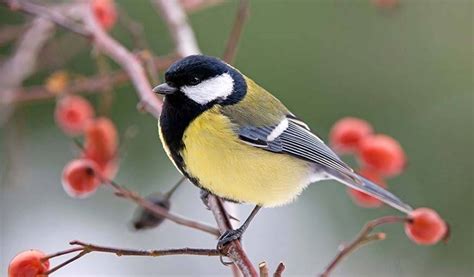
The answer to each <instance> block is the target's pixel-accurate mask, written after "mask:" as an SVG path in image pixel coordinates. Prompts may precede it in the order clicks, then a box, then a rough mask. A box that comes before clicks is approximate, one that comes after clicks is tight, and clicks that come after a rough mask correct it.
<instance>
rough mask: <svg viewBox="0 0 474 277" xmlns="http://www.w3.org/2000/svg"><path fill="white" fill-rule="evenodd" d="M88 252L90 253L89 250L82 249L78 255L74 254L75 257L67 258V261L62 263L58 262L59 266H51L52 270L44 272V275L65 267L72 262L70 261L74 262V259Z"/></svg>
mask: <svg viewBox="0 0 474 277" xmlns="http://www.w3.org/2000/svg"><path fill="white" fill-rule="evenodd" d="M88 253H89V252H88V251H87V250H82V251H81V252H80V253H79V254H77V255H76V256H74V257H72V258H70V259H68V260H66V261H65V262H62V263H60V264H58V265H57V266H55V267H53V268H51V269H50V270H48V271H47V272H46V273H45V274H44V276H49V275H50V274H51V273H53V272H56V271H58V270H59V269H61V268H63V267H65V266H67V265H68V264H70V263H72V262H74V261H76V260H78V259H80V258H81V257H82V256H84V255H86V254H88Z"/></svg>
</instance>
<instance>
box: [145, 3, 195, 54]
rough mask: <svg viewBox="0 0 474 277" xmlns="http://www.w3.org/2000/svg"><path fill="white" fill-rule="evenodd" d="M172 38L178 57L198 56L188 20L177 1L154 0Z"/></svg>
mask: <svg viewBox="0 0 474 277" xmlns="http://www.w3.org/2000/svg"><path fill="white" fill-rule="evenodd" d="M153 3H154V4H155V6H156V7H157V8H158V10H159V11H160V14H161V16H162V17H163V19H164V20H165V22H166V24H167V25H168V29H169V30H170V33H171V35H172V37H173V40H174V43H175V46H176V52H177V53H178V55H179V56H180V57H186V56H189V55H195V54H199V53H200V52H201V51H200V50H199V47H198V45H197V42H196V38H195V36H194V32H193V30H192V28H191V26H190V25H189V23H188V18H187V16H186V13H185V12H184V10H183V8H182V7H181V5H180V3H179V2H178V1H177V0H154V1H153Z"/></svg>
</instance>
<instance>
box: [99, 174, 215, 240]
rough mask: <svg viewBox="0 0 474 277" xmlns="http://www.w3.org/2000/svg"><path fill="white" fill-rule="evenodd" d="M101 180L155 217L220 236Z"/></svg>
mask: <svg viewBox="0 0 474 277" xmlns="http://www.w3.org/2000/svg"><path fill="white" fill-rule="evenodd" d="M102 179H103V181H104V183H106V184H107V185H109V186H110V187H112V188H113V189H114V190H115V194H116V195H117V196H119V197H122V198H125V199H129V200H132V201H133V202H135V203H136V204H138V205H140V206H141V207H143V208H145V209H147V210H149V211H150V212H152V213H154V214H156V215H157V216H161V217H164V218H166V219H169V220H170V221H173V222H174V223H176V224H179V225H183V226H186V227H189V228H193V229H196V230H200V231H203V232H206V233H209V234H211V235H214V236H219V235H220V232H219V230H217V229H216V228H214V227H212V226H209V225H207V224H204V223H201V222H198V221H194V220H191V219H187V218H185V217H183V216H180V215H177V214H174V213H172V212H169V211H168V210H166V209H164V208H163V207H161V206H158V205H155V204H154V203H152V202H150V201H148V200H147V199H145V198H142V197H141V196H140V195H138V194H137V193H135V192H133V191H131V190H128V189H126V188H124V187H122V186H120V185H119V184H117V183H115V182H113V181H110V180H107V179H104V178H102Z"/></svg>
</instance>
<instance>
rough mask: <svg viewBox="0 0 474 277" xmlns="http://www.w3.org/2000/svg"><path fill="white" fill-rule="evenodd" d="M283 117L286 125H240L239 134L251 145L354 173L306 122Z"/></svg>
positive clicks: (343, 171)
mask: <svg viewBox="0 0 474 277" xmlns="http://www.w3.org/2000/svg"><path fill="white" fill-rule="evenodd" d="M283 120H284V121H286V122H287V124H286V123H285V124H283V125H281V123H280V124H279V125H275V126H264V127H254V126H243V127H241V128H240V130H239V137H240V139H242V140H243V141H245V142H247V143H249V144H251V145H253V146H256V147H259V148H263V149H265V150H268V151H271V152H275V153H285V154H289V155H292V156H295V157H298V158H300V159H303V160H307V161H309V162H313V163H316V164H319V165H323V166H325V167H327V168H331V169H334V170H337V171H339V172H341V173H344V174H348V175H353V170H352V169H351V168H350V167H349V166H347V165H346V164H345V163H344V162H343V161H341V159H340V158H339V157H338V156H337V155H336V154H335V153H334V152H333V151H332V150H331V149H330V148H329V147H328V146H327V145H326V144H325V143H324V142H323V141H322V140H321V139H320V138H318V137H317V136H316V135H315V134H313V133H312V132H311V131H310V130H309V128H308V127H307V126H306V124H304V123H303V122H301V121H299V120H297V119H295V118H292V117H287V118H285V119H283ZM285 127H286V128H285ZM278 128H280V130H278ZM272 134H273V136H272Z"/></svg>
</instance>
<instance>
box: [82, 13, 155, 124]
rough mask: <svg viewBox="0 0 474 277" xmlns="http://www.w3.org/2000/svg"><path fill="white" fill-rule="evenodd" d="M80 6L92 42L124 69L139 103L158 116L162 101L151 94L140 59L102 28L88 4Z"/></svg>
mask: <svg viewBox="0 0 474 277" xmlns="http://www.w3.org/2000/svg"><path fill="white" fill-rule="evenodd" d="M82 7H83V9H82V13H83V21H84V24H85V25H86V27H87V29H88V30H89V31H90V33H91V34H92V35H93V38H94V40H93V42H94V44H95V45H96V46H97V48H98V49H100V50H101V51H102V52H104V53H105V54H106V55H108V56H109V57H111V58H112V59H113V60H114V61H115V62H116V63H118V64H119V65H120V66H121V67H122V68H123V69H124V70H125V72H126V73H127V74H128V76H129V77H130V79H131V80H132V83H133V84H134V86H135V88H136V90H137V93H138V95H139V98H140V105H141V106H142V107H143V109H144V110H146V111H147V112H149V113H150V114H152V115H153V116H154V117H156V118H159V115H160V113H161V106H162V102H161V101H160V100H158V98H156V96H155V95H154V94H153V92H152V87H151V85H150V83H149V81H148V79H147V78H146V74H145V70H144V69H143V67H142V65H141V64H140V61H139V60H138V59H137V58H136V57H135V55H133V54H132V53H131V52H130V51H128V50H127V49H126V48H125V47H124V46H123V45H122V44H120V43H119V42H117V41H116V40H115V39H113V38H112V37H110V36H109V35H108V34H107V33H106V32H105V31H104V30H103V29H102V27H101V26H100V24H99V23H98V22H97V21H96V19H95V16H94V14H93V12H92V9H90V8H89V6H88V5H85V4H83V5H82Z"/></svg>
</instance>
